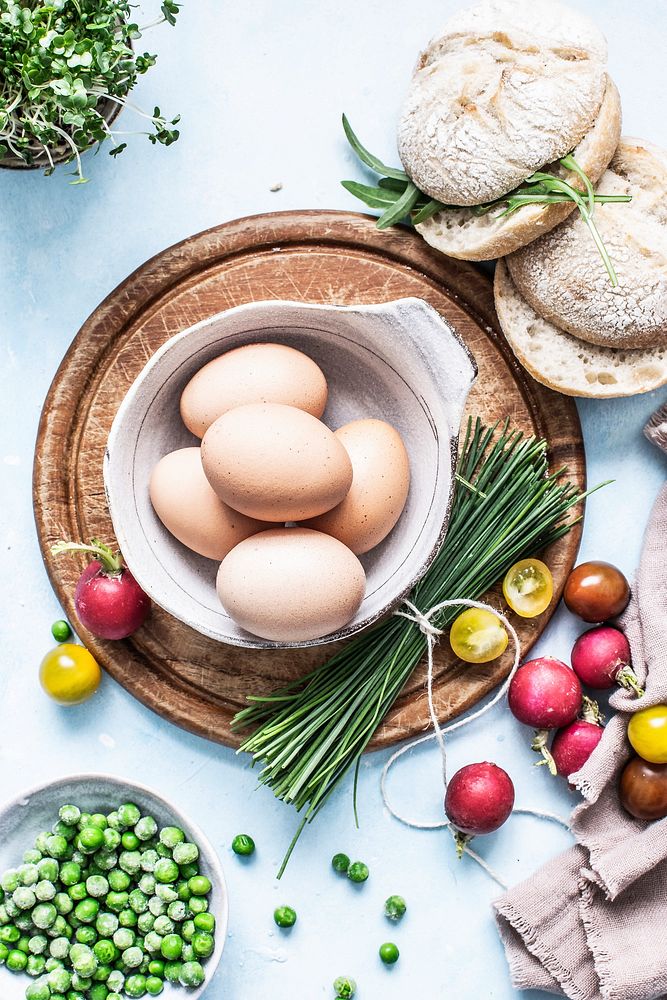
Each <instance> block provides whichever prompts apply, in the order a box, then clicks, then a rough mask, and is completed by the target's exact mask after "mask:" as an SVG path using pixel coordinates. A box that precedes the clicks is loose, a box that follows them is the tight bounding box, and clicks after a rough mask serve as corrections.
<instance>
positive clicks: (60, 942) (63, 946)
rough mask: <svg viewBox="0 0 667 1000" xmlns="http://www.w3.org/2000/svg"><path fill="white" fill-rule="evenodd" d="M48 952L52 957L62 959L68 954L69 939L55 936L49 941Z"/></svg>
mask: <svg viewBox="0 0 667 1000" xmlns="http://www.w3.org/2000/svg"><path fill="white" fill-rule="evenodd" d="M49 954H50V955H51V957H52V958H58V959H63V958H67V956H68V955H69V941H68V940H67V938H66V937H57V938H53V940H52V941H51V942H50V943H49ZM67 988H68V989H69V987H67Z"/></svg>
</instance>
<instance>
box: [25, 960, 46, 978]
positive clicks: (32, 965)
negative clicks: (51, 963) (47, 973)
mask: <svg viewBox="0 0 667 1000" xmlns="http://www.w3.org/2000/svg"><path fill="white" fill-rule="evenodd" d="M45 966H46V959H45V958H44V956H43V955H28V962H27V964H26V967H25V971H26V972H27V973H28V975H29V976H33V977H35V978H37V976H41V975H42V973H43V972H44V968H45Z"/></svg>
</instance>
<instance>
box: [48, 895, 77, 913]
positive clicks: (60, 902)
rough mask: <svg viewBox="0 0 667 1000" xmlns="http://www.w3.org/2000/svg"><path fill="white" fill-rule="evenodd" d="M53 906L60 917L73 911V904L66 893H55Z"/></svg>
mask: <svg viewBox="0 0 667 1000" xmlns="http://www.w3.org/2000/svg"><path fill="white" fill-rule="evenodd" d="M53 905H54V906H55V908H56V910H57V911H58V913H59V914H60V915H61V916H63V917H64V916H66V915H67V914H68V913H71V912H72V910H73V909H74V903H73V902H72V900H71V899H70V897H69V896H68V895H67V893H66V892H57V893H56V894H55V896H54V897H53Z"/></svg>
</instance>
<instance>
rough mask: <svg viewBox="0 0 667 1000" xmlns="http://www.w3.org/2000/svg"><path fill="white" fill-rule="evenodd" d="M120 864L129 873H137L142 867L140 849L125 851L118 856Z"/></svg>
mask: <svg viewBox="0 0 667 1000" xmlns="http://www.w3.org/2000/svg"><path fill="white" fill-rule="evenodd" d="M118 864H119V866H120V867H121V868H122V869H123V871H124V872H127V874H128V875H136V874H137V872H138V871H139V870H140V869H141V854H140V853H139V851H123V852H122V853H121V854H120V856H119V858H118Z"/></svg>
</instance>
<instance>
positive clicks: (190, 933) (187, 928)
mask: <svg viewBox="0 0 667 1000" xmlns="http://www.w3.org/2000/svg"><path fill="white" fill-rule="evenodd" d="M196 932H197V928H196V927H195V923H194V920H186V921H185V923H184V924H182V926H181V937H182V938H183V940H184V941H192V939H193V937H194V936H195V934H196Z"/></svg>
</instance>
